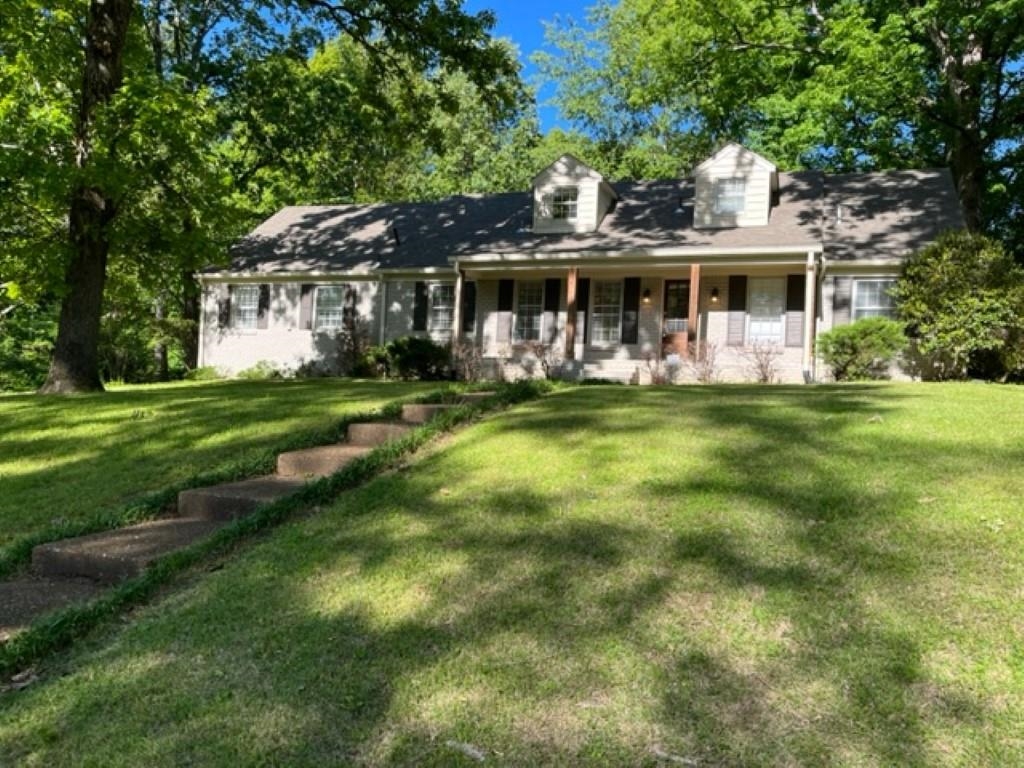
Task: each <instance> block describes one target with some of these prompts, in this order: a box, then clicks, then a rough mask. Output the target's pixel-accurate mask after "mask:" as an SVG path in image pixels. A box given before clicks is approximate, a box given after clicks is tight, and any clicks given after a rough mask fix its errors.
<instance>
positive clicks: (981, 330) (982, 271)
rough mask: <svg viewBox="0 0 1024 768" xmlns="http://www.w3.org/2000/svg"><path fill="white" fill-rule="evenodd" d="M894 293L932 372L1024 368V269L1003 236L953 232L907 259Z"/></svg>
mask: <svg viewBox="0 0 1024 768" xmlns="http://www.w3.org/2000/svg"><path fill="white" fill-rule="evenodd" d="M892 293H893V296H894V297H895V299H896V302H897V306H898V312H899V318H900V320H901V321H902V322H904V323H906V326H907V334H908V336H909V337H910V338H911V339H912V340H913V341H914V343H915V345H916V347H917V351H918V352H919V353H921V355H923V356H924V358H925V359H926V361H927V365H928V368H929V370H928V371H926V372H928V373H930V375H931V376H932V377H934V378H939V379H956V378H963V377H964V376H966V375H973V376H983V377H985V378H1006V377H1008V376H1013V375H1019V374H1020V373H1021V372H1022V371H1024V268H1022V267H1020V266H1018V265H1017V264H1015V263H1014V261H1013V259H1012V258H1011V257H1010V256H1008V255H1007V254H1006V252H1005V251H1004V250H1003V248H1002V246H1001V245H1000V244H999V243H998V242H997V241H995V240H992V239H990V238H987V237H984V236H980V235H972V234H968V233H965V232H950V233H948V234H946V235H944V236H943V237H941V238H940V239H939V240H938V241H937V242H935V243H934V244H932V245H930V246H928V247H927V248H925V249H924V250H922V251H921V252H919V253H917V254H916V255H914V256H913V257H911V259H910V260H909V261H907V263H906V265H905V266H904V269H903V274H902V276H901V277H900V279H899V281H898V282H897V284H896V287H895V288H894V289H893V292H892Z"/></svg>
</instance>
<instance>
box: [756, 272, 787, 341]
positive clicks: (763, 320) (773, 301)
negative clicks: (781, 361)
mask: <svg viewBox="0 0 1024 768" xmlns="http://www.w3.org/2000/svg"><path fill="white" fill-rule="evenodd" d="M748 285H749V292H750V302H749V304H750V310H749V312H750V332H749V333H748V334H747V338H748V339H750V343H751V344H781V343H782V330H783V329H782V314H783V311H784V310H785V306H786V281H785V279H783V278H777V277H768V278H750V280H749V281H748Z"/></svg>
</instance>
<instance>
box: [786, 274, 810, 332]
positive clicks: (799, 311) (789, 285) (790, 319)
mask: <svg viewBox="0 0 1024 768" xmlns="http://www.w3.org/2000/svg"><path fill="white" fill-rule="evenodd" d="M806 284H807V277H806V275H788V276H787V277H786V346H787V347H802V346H803V345H804V286H805V285H806Z"/></svg>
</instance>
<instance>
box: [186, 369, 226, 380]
mask: <svg viewBox="0 0 1024 768" xmlns="http://www.w3.org/2000/svg"><path fill="white" fill-rule="evenodd" d="M185 378H186V379H187V380H188V381H216V380H217V379H220V378H223V376H222V374H221V372H220V371H219V370H218V369H217V368H216V367H214V366H212V365H204V366H202V367H201V368H193V369H192V370H191V371H189V372H188V373H186V374H185Z"/></svg>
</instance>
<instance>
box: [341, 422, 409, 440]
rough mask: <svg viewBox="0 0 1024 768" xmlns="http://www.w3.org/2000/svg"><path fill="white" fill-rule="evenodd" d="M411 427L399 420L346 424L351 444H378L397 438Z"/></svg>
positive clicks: (405, 433) (402, 435) (406, 432)
mask: <svg viewBox="0 0 1024 768" xmlns="http://www.w3.org/2000/svg"><path fill="white" fill-rule="evenodd" d="M412 429H413V427H412V425H411V424H404V423H402V422H399V421H370V422H366V423H363V424H349V425H348V442H349V444H351V445H368V446H374V445H380V444H381V443H386V442H388V441H389V440H398V439H399V438H401V437H404V436H405V435H407V434H408V433H409V432H411V431H412Z"/></svg>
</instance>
